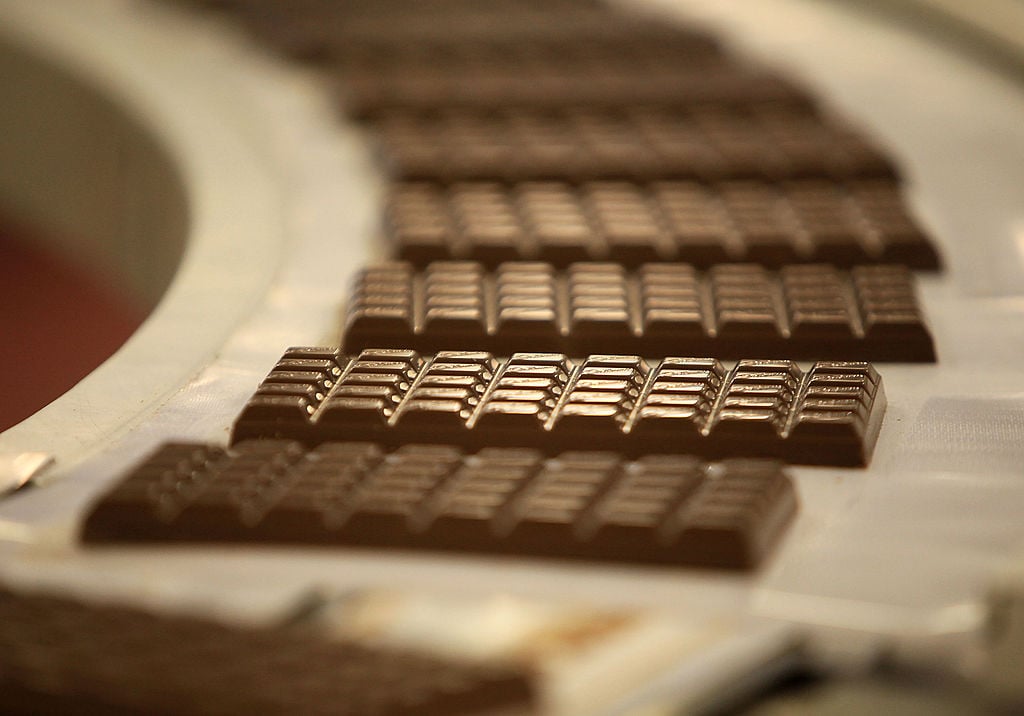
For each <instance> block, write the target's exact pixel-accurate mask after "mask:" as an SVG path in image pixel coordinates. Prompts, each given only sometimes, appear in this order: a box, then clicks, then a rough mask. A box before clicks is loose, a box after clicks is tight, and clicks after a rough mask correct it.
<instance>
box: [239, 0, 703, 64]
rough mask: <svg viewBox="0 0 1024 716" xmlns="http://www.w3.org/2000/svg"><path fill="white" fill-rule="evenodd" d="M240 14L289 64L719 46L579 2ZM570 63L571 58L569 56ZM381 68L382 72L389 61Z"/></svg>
mask: <svg viewBox="0 0 1024 716" xmlns="http://www.w3.org/2000/svg"><path fill="white" fill-rule="evenodd" d="M296 5H299V6H298V7H296ZM239 14H240V17H241V19H242V22H243V23H244V24H245V25H246V26H247V28H248V29H249V31H250V32H252V33H253V34H254V35H255V36H256V37H257V38H259V39H260V40H261V41H263V42H265V43H266V44H267V45H269V46H271V47H274V48H276V49H278V50H279V51H281V52H284V53H285V54H288V55H290V56H292V57H296V58H299V59H306V60H317V61H324V62H342V63H344V62H345V61H346V60H348V59H349V58H350V57H351V56H352V55H353V53H357V54H362V53H365V52H366V51H367V49H370V50H371V51H373V52H374V54H375V55H376V56H378V57H386V56H387V55H388V54H389V50H394V52H395V54H397V55H399V56H401V55H402V54H403V53H404V50H405V48H409V47H417V46H423V45H428V46H435V47H436V46H440V45H444V44H449V45H453V46H456V47H457V46H459V45H462V44H465V43H476V44H484V45H491V44H493V43H500V44H501V45H502V46H508V45H523V46H526V47H530V46H531V45H533V44H534V43H543V44H546V45H554V46H556V47H565V46H567V45H568V46H570V48H571V47H572V46H578V45H583V44H588V43H590V44H594V45H596V46H602V45H606V44H611V45H613V46H615V45H620V46H624V47H626V48H628V47H630V46H637V45H643V44H648V45H662V46H668V45H673V44H683V45H686V46H689V47H693V48H694V49H695V50H697V51H704V52H717V51H718V45H717V42H715V40H714V39H712V38H711V37H710V36H709V35H707V34H706V33H703V32H700V31H697V30H694V29H691V28H686V27H680V26H678V25H674V24H669V23H662V22H652V21H651V20H649V19H646V18H643V17H641V16H638V15H637V14H635V13H623V12H616V11H614V10H610V9H609V8H608V7H604V6H601V5H600V4H590V5H583V4H581V3H578V2H573V3H569V2H562V3H550V2H549V3H540V4H533V5H531V4H529V3H523V2H521V1H520V0H516V1H514V2H494V0H491V1H490V2H480V1H479V0H470V1H469V2H436V1H431V2H413V3H387V2H381V1H380V0H377V1H376V2H371V3H366V4H360V5H357V4H353V3H350V2H345V3H338V2H308V1H306V2H303V3H301V4H299V3H297V1H296V0H292V2H289V3H286V4H285V3H281V2H277V1H274V2H262V3H255V4H250V7H247V8H243V9H242V12H241V13H239ZM567 55H568V56H569V57H570V58H571V56H572V53H571V52H570V53H567ZM382 66H384V67H386V66H387V60H385V63H384V64H383V65H382Z"/></svg>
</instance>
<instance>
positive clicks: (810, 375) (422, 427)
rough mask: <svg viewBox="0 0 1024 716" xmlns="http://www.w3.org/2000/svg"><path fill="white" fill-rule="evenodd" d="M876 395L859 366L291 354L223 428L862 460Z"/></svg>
mask: <svg viewBox="0 0 1024 716" xmlns="http://www.w3.org/2000/svg"><path fill="white" fill-rule="evenodd" d="M884 412H885V397H884V392H883V390H882V384H881V379H880V377H879V376H878V374H877V373H876V372H875V369H874V368H873V367H872V366H871V365H870V364H868V363H859V362H818V363H815V364H814V365H813V366H812V367H811V369H810V370H809V371H807V372H806V373H805V372H803V371H801V370H800V368H799V367H798V366H797V365H796V364H795V363H793V362H791V361H783V360H743V361H740V362H739V363H738V364H737V365H736V367H735V368H733V369H732V370H726V369H725V368H724V367H723V366H722V364H721V363H719V362H718V361H717V360H714V359H710V358H665V359H664V360H662V361H660V362H658V363H657V364H654V365H653V366H650V365H648V364H647V362H646V361H645V360H643V359H642V358H639V357H637V356H629V355H593V356H590V357H589V358H586V359H585V360H583V361H581V362H579V363H573V362H572V361H571V360H569V359H568V358H566V356H564V355H561V354H557V353H516V354H514V355H513V356H512V357H511V358H509V359H506V360H498V359H496V358H494V356H492V355H491V354H489V353H486V352H482V351H443V352H440V353H438V354H436V355H434V356H427V357H421V356H420V355H419V354H418V353H416V352H415V351H411V350H403V349H367V350H364V351H362V352H361V353H360V354H359V355H358V356H355V357H348V356H344V355H340V354H338V353H337V352H336V351H334V350H332V349H327V348H297V349H292V350H289V351H288V352H287V353H286V354H285V356H284V357H283V358H282V360H281V362H280V363H279V364H278V366H277V367H275V368H274V370H272V371H271V372H270V374H269V375H268V376H267V378H266V380H264V381H263V383H262V384H261V385H260V386H259V388H258V389H257V391H256V394H255V395H254V396H253V397H252V398H251V399H250V401H249V402H248V404H247V405H246V406H245V408H244V409H243V410H242V412H241V415H240V416H239V418H238V420H237V421H236V423H235V427H234V431H233V435H232V441H233V442H236V443H237V442H240V441H242V440H247V439H250V438H288V439H294V440H299V441H301V442H303V443H304V444H306V445H309V446H313V445H317V444H320V443H322V442H331V441H347V440H359V441H369V442H378V443H382V444H384V445H385V446H387V447H396V446H399V445H403V444H406V443H436V444H452V445H458V446H460V447H461V448H463V449H468V450H477V449H481V448H485V447H493V446H514V447H528V448H536V449H539V450H541V451H542V452H544V453H546V454H548V455H556V454H558V453H561V452H564V451H566V450H580V449H589V448H592V447H593V446H594V445H601V446H602V447H603V448H607V449H609V450H613V451H616V452H618V453H621V454H623V455H624V456H627V457H636V456H640V455H645V454H657V453H673V454H692V455H699V456H701V457H709V458H719V457H727V458H728V457H771V458H777V459H783V460H786V461H788V462H792V463H802V464H810V465H866V464H867V463H868V461H869V459H870V456H871V452H872V449H873V447H874V443H875V440H876V439H877V436H878V431H879V428H880V426H881V422H882V416H883V414H884Z"/></svg>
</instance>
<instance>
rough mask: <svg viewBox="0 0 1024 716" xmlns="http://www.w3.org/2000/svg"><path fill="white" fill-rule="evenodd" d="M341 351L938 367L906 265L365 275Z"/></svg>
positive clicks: (574, 267)
mask: <svg viewBox="0 0 1024 716" xmlns="http://www.w3.org/2000/svg"><path fill="white" fill-rule="evenodd" d="M342 346H343V348H344V349H345V350H346V351H347V352H349V353H355V352H357V351H359V350H362V349H364V348H370V347H380V348H411V349H414V350H417V351H421V352H436V351H440V350H445V349H450V348H464V349H470V350H482V351H489V352H491V353H495V354H500V355H509V354H511V353H515V352H518V351H526V350H529V351H551V352H560V353H566V354H569V355H577V356H578V355H586V354H588V353H595V352H598V351H600V350H602V349H606V348H607V347H609V346H614V347H615V349H616V350H618V351H621V352H624V353H636V354H639V355H644V356H664V355H672V354H678V353H686V354H689V355H714V356H717V357H718V358H722V359H739V358H744V357H750V358H789V359H797V360H822V359H830V358H842V359H844V360H880V361H884V360H889V361H913V362H931V361H934V360H935V350H934V347H933V345H932V339H931V335H930V334H929V331H928V329H927V327H926V326H925V324H924V320H923V317H922V315H921V310H920V307H919V305H918V302H917V297H916V293H915V290H914V285H913V280H912V277H911V275H910V274H909V272H908V271H907V270H906V269H905V268H903V267H902V266H863V267H859V268H856V269H854V270H853V271H852V272H845V271H839V270H837V269H835V268H833V267H831V266H827V265H795V266H788V267H786V268H783V269H782V270H781V271H778V272H772V271H767V270H765V269H763V268H761V267H760V266H756V265H750V264H724V265H720V266H715V267H713V268H712V269H710V270H709V271H706V272H701V271H697V270H696V269H694V267H693V266H690V265H688V264H673V263H657V264H644V265H642V266H640V268H639V269H637V270H635V271H627V270H625V269H623V268H622V267H621V266H620V265H618V264H613V263H597V262H586V263H575V264H571V265H570V266H569V267H568V269H566V270H564V271H558V270H556V269H555V268H554V267H553V266H552V265H551V264H546V263H539V262H538V263H532V262H508V263H503V264H501V265H499V266H498V268H497V269H496V270H494V271H488V270H486V269H485V268H484V267H483V266H482V265H481V264H479V263H477V262H469V261H448V262H442V261H438V262H433V263H430V264H428V265H427V266H426V268H425V269H423V270H420V271H417V270H415V268H414V267H413V266H412V265H411V264H409V263H401V262H395V263H388V264H380V265H376V266H372V267H370V268H368V269H365V270H364V271H363V272H362V273H361V274H360V275H359V277H358V278H357V280H356V283H355V288H354V291H353V294H352V299H351V301H350V303H349V309H348V315H347V319H346V322H345V330H344V336H343V339H342Z"/></svg>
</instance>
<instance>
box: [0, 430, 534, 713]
mask: <svg viewBox="0 0 1024 716" xmlns="http://www.w3.org/2000/svg"><path fill="white" fill-rule="evenodd" d="M191 449H192V450H193V451H198V452H201V451H203V450H204V448H202V447H200V446H192V448H191ZM239 524H240V523H237V522H236V524H235V526H236V527H237V526H239ZM0 687H2V688H3V694H4V712H5V713H19V714H38V713H86V712H87V713H97V714H99V713H103V714H115V713H116V714H129V713H131V714H142V713H147V714H169V713H175V714H194V715H197V716H198V715H199V714H242V713H264V714H265V713H277V714H284V713H302V714H338V715H340V716H356V715H357V714H358V715H359V716H363V715H364V714H380V715H381V716H388V715H397V714H408V713H410V710H414V711H415V713H418V714H438V715H440V714H445V715H447V714H473V713H491V712H494V711H499V710H502V711H503V710H504V709H510V710H511V709H517V711H516V712H518V710H523V711H524V712H526V711H528V710H529V709H530V708H531V705H532V704H533V702H534V699H535V697H534V695H533V694H532V693H531V690H532V689H531V686H530V677H529V676H528V675H527V674H523V673H518V672H517V671H515V670H512V669H504V668H497V667H489V666H484V665H479V664H465V663H461V662H456V661H449V660H446V659H442V658H435V657H432V656H426V655H421V654H418V653H412V652H405V651H399V650H395V649H389V648H378V647H368V646H364V645H361V644H356V643H350V642H341V641H328V640H326V639H321V638H317V637H316V636H313V635H308V634H304V633H299V631H298V630H289V629H287V628H282V627H270V628H247V627H238V626H231V625H228V624H223V623H220V622H215V621H212V620H207V619H201V618H196V617H186V616H178V615H166V614H158V613H154V612H148V611H144V610H142V609H138V608H133V607H128V606H119V605H110V604H99V603H97V604H90V603H87V602H80V601H76V600H74V599H71V598H68V597H63V596H49V595H42V594H29V593H16V592H12V591H6V590H4V591H2V592H0Z"/></svg>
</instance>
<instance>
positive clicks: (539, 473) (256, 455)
mask: <svg viewBox="0 0 1024 716" xmlns="http://www.w3.org/2000/svg"><path fill="white" fill-rule="evenodd" d="M795 511H796V496H795V493H794V490H793V485H792V483H791V481H790V480H789V478H788V477H787V476H786V474H785V473H784V472H783V471H782V469H781V467H780V466H779V464H778V463H775V462H771V461H763V460H761V461H758V460H731V461H726V462H722V463H718V464H707V463H703V462H701V461H699V460H697V459H695V458H692V457H676V456H648V457H645V458H642V459H640V460H637V461H635V462H629V461H625V460H623V459H622V457H621V456H620V455H616V454H614V453H605V452H565V453H562V454H561V455H559V456H557V457H553V458H544V456H543V455H541V454H540V453H539V452H537V451H534V450H523V449H516V448H486V449H484V450H481V451H480V452H479V453H477V454H475V455H467V454H465V453H464V452H462V451H461V450H458V449H456V448H454V447H451V446H440V445H406V446H404V447H402V448H400V449H398V450H397V451H395V452H393V453H390V454H388V453H386V452H385V451H383V450H382V449H381V447H380V446H379V445H374V444H370V443H324V444H322V445H320V446H319V447H317V448H316V449H314V450H310V451H307V450H306V449H304V448H302V447H301V446H300V445H299V444H298V443H294V442H288V441H273V440H258V441H250V442H244V443H241V444H239V445H237V446H235V448H233V449H232V450H230V451H228V452H224V451H222V450H219V449H215V448H208V447H204V446H201V445H167V446H164V447H163V448H161V449H160V450H158V451H157V453H156V454H155V455H153V456H152V457H151V458H150V459H149V460H148V461H146V462H145V463H143V464H142V465H140V466H139V467H138V468H137V469H136V470H135V471H134V472H132V473H131V474H130V475H129V476H128V477H127V478H126V479H125V480H124V481H123V482H121V483H120V484H119V485H118V486H117V487H115V488H114V489H113V490H112V491H111V492H110V493H108V494H107V495H106V496H104V497H103V498H102V500H101V501H100V502H99V504H98V505H97V506H96V507H95V508H94V509H93V511H92V513H91V514H90V515H89V518H88V520H87V521H86V525H85V530H84V536H85V539H86V541H89V542H117V543H120V542H149V541H159V542H162V541H170V542H285V543H303V544H331V545H345V546H365V547H397V548H403V549H428V550H452V551H459V552H481V553H488V554H509V555H518V556H528V557H556V558H568V559H585V560H599V561H611V562H624V563H629V564H668V565H690V566H694V565H696V566H713V567H725V568H749V567H754V566H756V565H757V564H759V563H760V562H761V560H762V558H763V557H764V556H765V555H766V554H767V553H768V552H769V550H770V548H771V547H772V545H773V544H774V543H775V541H776V540H777V538H778V537H779V535H780V534H781V533H782V532H783V531H784V530H785V528H786V527H787V526H788V524H789V522H790V521H791V519H792V517H793V515H794V513H795Z"/></svg>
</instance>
